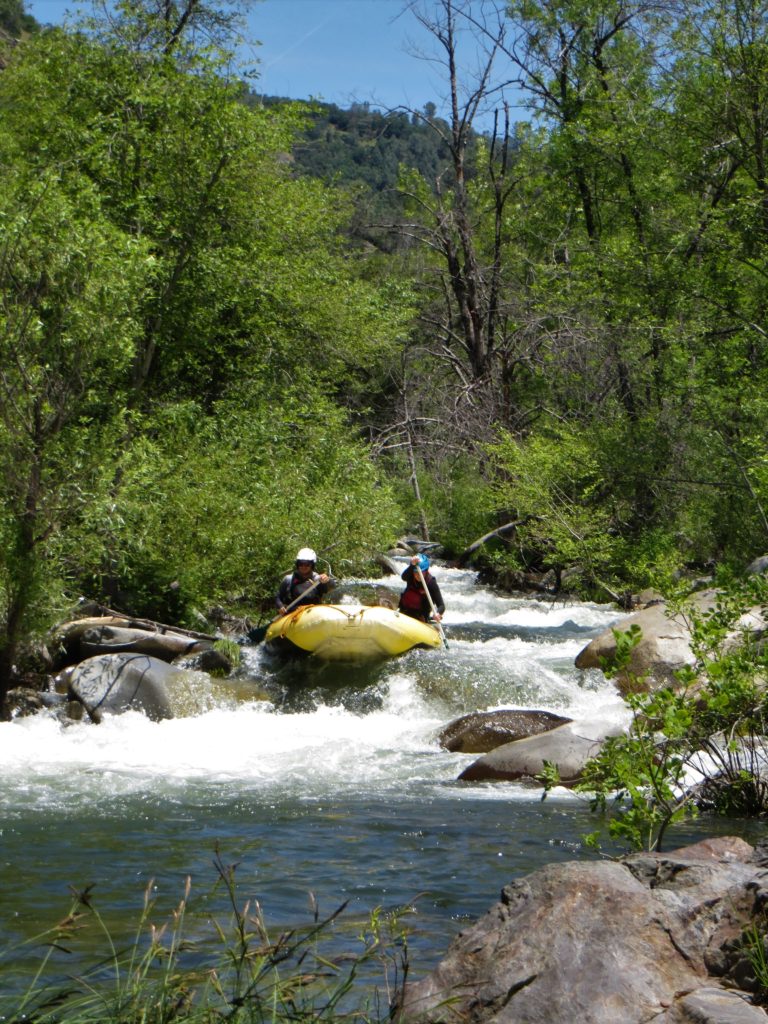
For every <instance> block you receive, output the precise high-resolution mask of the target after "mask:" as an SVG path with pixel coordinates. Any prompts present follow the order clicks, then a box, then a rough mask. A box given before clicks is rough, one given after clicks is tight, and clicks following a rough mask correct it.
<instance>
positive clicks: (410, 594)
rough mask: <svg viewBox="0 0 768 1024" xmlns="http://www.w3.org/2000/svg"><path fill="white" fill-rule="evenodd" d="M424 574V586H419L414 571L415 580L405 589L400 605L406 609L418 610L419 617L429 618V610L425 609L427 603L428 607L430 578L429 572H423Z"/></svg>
mask: <svg viewBox="0 0 768 1024" xmlns="http://www.w3.org/2000/svg"><path fill="white" fill-rule="evenodd" d="M422 575H423V576H424V587H423V588H422V587H419V586H417V585H416V584H417V582H418V577H417V576H416V574H415V573H414V576H413V580H412V581H411V582H410V583H408V584H407V585H406V588H405V590H404V591H403V592H402V594H401V595H400V604H399V607H400V608H401V609H403V610H404V611H405V610H406V609H407V610H408V611H412V612H418V614H419V617H422V618H424V619H426V618H427V615H428V612H427V611H426V609H425V605H426V606H427V607H428V598H427V594H426V587H427V584H428V580H429V573H426V572H425V573H422Z"/></svg>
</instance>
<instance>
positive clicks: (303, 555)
mask: <svg viewBox="0 0 768 1024" xmlns="http://www.w3.org/2000/svg"><path fill="white" fill-rule="evenodd" d="M296 561H297V562H316V561H317V555H316V554H315V552H314V551H313V550H312V548H302V549H301V551H300V552H299V553H298V555H296Z"/></svg>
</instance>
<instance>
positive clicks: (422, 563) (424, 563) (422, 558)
mask: <svg viewBox="0 0 768 1024" xmlns="http://www.w3.org/2000/svg"><path fill="white" fill-rule="evenodd" d="M418 567H419V569H421V571H422V572H426V571H427V569H428V568H429V559H428V558H427V556H426V555H419V565H418Z"/></svg>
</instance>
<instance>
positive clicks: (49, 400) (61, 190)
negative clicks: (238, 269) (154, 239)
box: [0, 169, 148, 708]
mask: <svg viewBox="0 0 768 1024" xmlns="http://www.w3.org/2000/svg"><path fill="white" fill-rule="evenodd" d="M63 176H65V175H63ZM61 177H62V175H60V174H56V173H55V171H54V169H52V173H49V174H45V175H42V176H40V177H36V176H30V175H26V174H23V173H15V174H14V173H9V174H6V176H5V189H4V191H3V195H2V197H1V198H0V221H1V222H2V225H3V232H2V244H1V245H0V301H1V304H0V366H1V367H2V368H1V369H0V396H1V398H2V400H1V401H0V479H1V480H2V486H1V488H0V493H1V495H2V497H1V498H0V533H2V538H3V544H2V553H1V554H0V708H2V707H3V706H4V698H5V693H6V691H7V688H8V686H9V685H10V681H11V679H12V675H13V666H14V664H15V661H16V659H17V657H18V655H19V653H20V646H21V644H22V641H23V640H24V638H25V637H26V636H27V634H28V632H29V628H30V623H31V622H32V621H34V620H35V619H37V620H39V619H40V617H41V616H43V615H45V614H46V613H49V611H50V607H51V602H53V603H54V604H55V603H56V602H57V601H58V602H60V601H61V599H62V591H63V588H64V586H65V581H66V576H67V568H68V567H69V566H71V565H72V564H73V561H74V560H75V557H76V555H75V551H74V550H73V549H72V548H71V547H70V546H69V545H68V544H67V541H66V538H65V536H64V534H65V533H66V530H67V527H68V525H70V524H71V523H73V522H76V521H77V520H78V518H79V517H80V516H81V515H82V513H83V509H84V508H85V507H86V506H87V505H88V504H89V503H90V502H92V501H94V500H97V497H98V496H100V495H101V493H102V492H103V489H104V480H103V475H102V473H101V472H100V466H101V464H102V462H103V460H104V459H105V457H106V454H107V453H106V452H105V451H104V447H103V446H104V445H107V446H108V445H109V443H110V425H111V424H112V423H113V419H114V417H115V415H116V410H117V411H118V412H119V409H120V403H119V396H120V392H121V390H124V385H125V372H126V369H127V367H128V366H129V365H130V361H131V358H132V355H133V345H134V342H135V338H136V333H137V324H136V321H135V320H134V318H133V316H132V311H133V308H134V305H135V303H136V301H137V299H138V298H140V296H141V292H142V289H143V286H144V282H145V279H146V276H147V270H148V259H147V253H146V251H145V249H144V247H143V245H142V244H141V243H140V242H138V241H136V240H135V239H131V238H129V237H126V236H125V235H123V234H122V233H121V232H119V231H118V230H117V229H116V228H115V227H114V226H113V225H112V224H111V223H110V221H109V220H108V219H106V218H105V217H104V216H103V215H102V213H101V210H100V205H99V201H98V196H97V195H96V194H95V192H94V190H93V189H92V188H91V187H90V185H89V183H88V181H87V180H84V179H82V178H77V179H76V180H72V179H69V180H68V182H67V185H68V186H69V187H68V188H65V187H63V185H62V181H61Z"/></svg>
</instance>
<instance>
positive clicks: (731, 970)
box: [398, 838, 768, 1024]
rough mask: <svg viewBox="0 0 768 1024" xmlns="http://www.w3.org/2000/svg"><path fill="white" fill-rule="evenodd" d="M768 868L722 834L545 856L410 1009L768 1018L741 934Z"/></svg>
mask: <svg viewBox="0 0 768 1024" xmlns="http://www.w3.org/2000/svg"><path fill="white" fill-rule="evenodd" d="M766 867H768V851H766V850H765V849H763V848H762V847H759V848H758V850H757V851H755V850H753V848H752V847H751V846H749V845H748V844H747V843H745V842H743V840H741V839H736V838H723V839H713V840H707V841H705V842H702V843H698V844H696V845H695V846H691V847H687V848H685V849H683V850H677V851H674V852H672V853H668V854H634V855H632V856H629V857H627V858H625V859H623V860H622V861H603V862H584V863H580V862H571V863H567V864H558V865H550V866H548V867H545V868H542V869H541V870H539V871H536V872H534V873H533V874H531V875H528V876H526V877H525V878H522V879H519V880H517V881H515V882H513V883H511V884H510V885H508V886H506V887H505V888H504V890H503V891H502V894H501V901H500V902H499V903H497V904H496V905H495V906H494V907H492V908H491V910H489V911H488V913H487V914H486V915H485V916H484V917H482V918H481V919H480V920H478V921H477V922H476V923H475V924H474V925H473V926H471V927H470V928H468V929H467V930H466V931H464V932H461V933H460V934H459V935H458V936H457V937H456V939H455V940H454V942H453V943H452V945H451V947H450V949H449V951H448V953H447V955H446V957H445V958H444V960H443V961H442V962H441V963H440V964H439V965H438V967H437V968H436V969H435V970H434V971H432V973H431V974H429V975H428V976H427V977H426V978H424V979H423V980H422V981H418V982H415V983H412V984H409V985H408V986H407V987H406V990H405V993H404V996H403V999H402V1002H401V1005H400V1006H399V1007H398V1020H399V1022H400V1024H406V1022H408V1024H410V1022H422V1024H437V1022H446V1024H448V1022H457V1024H458V1022H459V1021H461V1022H465V1021H471V1022H472V1024H486V1022H487V1024H491V1022H492V1024H650V1022H654V1024H687V1022H691V1024H692V1022H694V1021H696V1022H699V1024H715V1022H717V1024H757V1022H763V1024H765V1022H766V1021H768V1015H766V1013H765V1011H764V1010H763V1009H762V1008H761V1007H759V1006H757V1005H754V1004H753V1003H752V1001H751V996H750V993H749V991H739V988H738V985H740V986H741V989H749V988H750V984H751V987H752V988H755V987H756V986H755V985H754V979H752V983H750V976H749V963H748V958H747V957H746V956H745V954H744V953H743V952H741V951H740V949H739V943H738V941H737V940H738V939H739V938H740V937H741V935H742V933H743V932H744V930H745V929H746V928H748V927H750V925H751V924H752V923H753V922H754V921H755V919H756V918H757V916H758V914H759V912H760V910H761V909H762V907H763V906H765V903H766V901H768V871H767V870H766ZM736 979H738V985H737V984H736Z"/></svg>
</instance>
